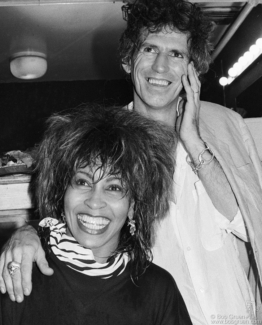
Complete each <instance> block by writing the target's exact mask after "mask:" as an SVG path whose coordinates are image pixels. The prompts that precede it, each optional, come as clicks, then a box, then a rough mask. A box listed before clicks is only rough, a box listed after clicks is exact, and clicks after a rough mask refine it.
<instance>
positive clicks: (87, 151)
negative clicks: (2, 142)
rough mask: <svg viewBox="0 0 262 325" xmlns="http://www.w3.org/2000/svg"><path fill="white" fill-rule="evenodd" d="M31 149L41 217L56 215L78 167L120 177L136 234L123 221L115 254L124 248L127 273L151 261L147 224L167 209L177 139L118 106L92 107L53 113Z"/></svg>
mask: <svg viewBox="0 0 262 325" xmlns="http://www.w3.org/2000/svg"><path fill="white" fill-rule="evenodd" d="M47 123H48V127H47V129H46V131H45V134H44V137H43V140H42V142H41V143H40V145H39V146H38V148H37V153H36V167H35V172H36V174H35V175H36V181H35V193H36V199H37V206H38V210H39V214H40V217H41V218H45V217H47V216H50V217H53V218H57V219H60V218H61V213H62V212H63V210H64V195H65V192H66V189H67V188H68V186H70V185H71V180H72V178H73V176H74V175H75V172H76V170H77V169H78V168H84V167H86V166H97V161H98V160H99V167H98V168H99V169H100V168H101V171H102V175H101V178H103V177H104V176H106V173H107V174H108V173H109V174H110V175H111V174H112V175H116V174H117V175H118V176H119V175H120V177H121V181H122V182H123V184H125V188H126V190H127V194H128V195H129V197H130V200H133V201H134V216H133V218H134V220H135V222H136V228H137V230H136V232H135V235H134V236H131V235H130V231H129V226H127V223H125V225H124V227H123V228H122V230H121V235H120V241H119V245H118V247H117V250H116V252H115V253H121V252H128V254H129V255H130V258H131V262H132V264H131V265H132V274H133V275H134V276H136V277H137V276H138V275H139V274H141V273H142V272H143V271H144V270H145V268H146V267H147V265H148V262H149V261H151V259H152V256H151V250H150V247H151V240H152V236H153V233H152V231H153V229H152V225H153V222H154V220H155V218H156V217H157V218H161V217H163V216H164V215H165V213H166V211H167V210H168V207H169V206H168V201H169V197H170V194H171V192H172V177H173V172H174V160H173V149H174V146H175V144H176V140H175V139H176V137H175V134H174V133H173V132H171V131H170V130H169V129H167V127H164V126H163V125H160V124H159V123H157V122H154V121H152V120H148V119H147V118H145V117H142V116H141V115H139V114H137V113H136V112H130V111H128V110H126V109H123V108H104V107H99V106H96V105H93V106H92V105H90V106H88V107H82V108H77V109H74V110H72V111H70V113H67V114H62V115H53V116H51V117H50V118H49V119H48V121H47Z"/></svg>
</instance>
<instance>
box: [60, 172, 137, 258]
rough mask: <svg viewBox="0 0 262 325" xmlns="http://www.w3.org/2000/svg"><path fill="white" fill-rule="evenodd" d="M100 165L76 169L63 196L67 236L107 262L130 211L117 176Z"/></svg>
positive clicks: (124, 190) (128, 200)
mask: <svg viewBox="0 0 262 325" xmlns="http://www.w3.org/2000/svg"><path fill="white" fill-rule="evenodd" d="M102 172H103V171H102V170H101V169H99V166H94V167H90V166H87V167H85V168H80V169H78V170H77V171H76V173H75V175H74V177H73V179H72V181H71V184H70V185H69V186H68V188H67V190H66V192H65V197H64V212H65V217H66V222H67V226H68V235H71V236H73V237H74V238H75V239H76V240H77V241H78V242H79V244H80V245H82V246H84V247H86V248H89V249H91V250H92V251H93V254H94V256H95V259H96V260H97V261H98V262H106V260H107V258H108V257H109V256H110V255H111V254H112V252H114V250H115V249H116V248H117V245H118V241H119V236H120V231H121V229H122V227H123V225H124V223H125V221H126V218H127V215H128V214H130V213H133V211H132V209H133V208H132V205H130V198H129V196H128V195H127V189H126V188H125V187H124V185H123V184H122V182H121V179H120V178H118V177H117V176H116V175H110V174H107V173H106V172H105V174H104V175H103V178H101V179H100V176H101V173H102Z"/></svg>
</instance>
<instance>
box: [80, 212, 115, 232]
mask: <svg viewBox="0 0 262 325" xmlns="http://www.w3.org/2000/svg"><path fill="white" fill-rule="evenodd" d="M77 217H78V220H79V221H80V222H81V223H82V224H83V225H84V226H85V227H87V228H89V229H102V228H104V227H105V226H107V225H108V224H109V222H110V221H109V220H108V219H106V218H102V217H90V216H87V215H82V214H81V215H78V216H77Z"/></svg>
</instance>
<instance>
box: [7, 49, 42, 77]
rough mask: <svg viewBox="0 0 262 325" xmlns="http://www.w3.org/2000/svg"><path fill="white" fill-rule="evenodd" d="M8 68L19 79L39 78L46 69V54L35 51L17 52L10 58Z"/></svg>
mask: <svg viewBox="0 0 262 325" xmlns="http://www.w3.org/2000/svg"><path fill="white" fill-rule="evenodd" d="M10 70H11V73H12V75H13V76H14V77H16V78H19V79H26V80H30V79H37V78H40V77H42V76H43V75H44V74H45V73H46V70H47V61H46V55H45V54H44V53H41V52H35V51H24V52H17V53H15V54H14V55H12V56H11V58H10Z"/></svg>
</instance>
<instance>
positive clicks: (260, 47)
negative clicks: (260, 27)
mask: <svg viewBox="0 0 262 325" xmlns="http://www.w3.org/2000/svg"><path fill="white" fill-rule="evenodd" d="M261 53H262V38H259V39H257V41H256V43H255V44H253V45H251V46H250V48H249V51H247V52H245V53H244V54H243V55H242V56H241V57H240V58H239V59H238V61H237V62H236V63H234V64H233V66H232V67H231V68H230V69H229V70H228V77H221V78H220V79H219V83H220V85H221V86H227V85H230V84H231V82H233V81H234V80H235V79H236V77H238V76H239V75H240V74H241V73H242V72H243V71H244V70H245V69H246V68H247V67H248V66H250V64H251V63H252V62H254V61H255V60H256V59H257V58H258V57H259V56H260V54H261Z"/></svg>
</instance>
